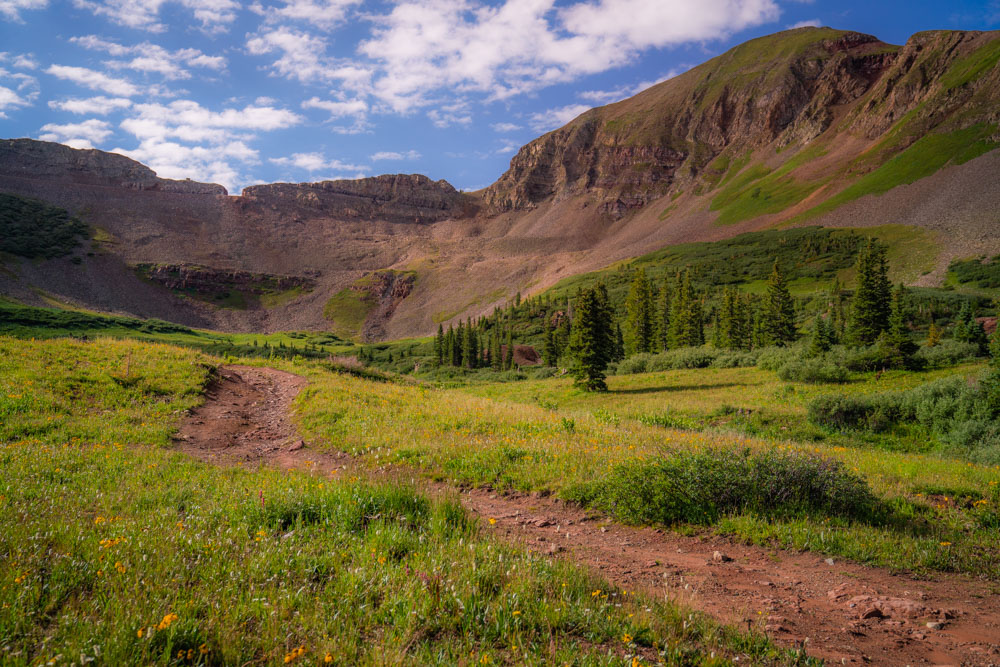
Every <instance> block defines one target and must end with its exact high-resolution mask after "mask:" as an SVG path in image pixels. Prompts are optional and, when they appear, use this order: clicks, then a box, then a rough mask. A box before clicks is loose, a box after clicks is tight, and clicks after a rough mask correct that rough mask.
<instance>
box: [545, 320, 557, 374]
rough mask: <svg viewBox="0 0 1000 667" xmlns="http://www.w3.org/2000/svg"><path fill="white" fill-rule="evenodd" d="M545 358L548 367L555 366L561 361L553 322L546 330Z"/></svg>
mask: <svg viewBox="0 0 1000 667" xmlns="http://www.w3.org/2000/svg"><path fill="white" fill-rule="evenodd" d="M543 356H544V357H545V365H546V366H555V365H556V363H557V361H558V359H559V347H558V344H557V342H556V330H555V328H554V327H553V326H552V324H551V322H550V323H549V326H548V327H547V328H546V330H545V352H544V354H543Z"/></svg>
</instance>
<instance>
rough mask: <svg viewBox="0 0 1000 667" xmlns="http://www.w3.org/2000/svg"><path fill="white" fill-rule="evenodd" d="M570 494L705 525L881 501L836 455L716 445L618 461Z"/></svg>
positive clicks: (864, 508) (850, 510)
mask: <svg viewBox="0 0 1000 667" xmlns="http://www.w3.org/2000/svg"><path fill="white" fill-rule="evenodd" d="M570 495H575V497H576V499H580V500H584V501H585V502H589V504H592V505H595V506H597V507H599V508H601V509H603V510H605V511H607V512H609V513H611V514H613V515H615V516H616V517H618V518H619V519H621V520H623V521H626V522H628V523H652V524H664V525H670V524H675V523H680V522H686V523H700V524H706V523H711V522H714V521H716V520H717V519H718V518H719V517H720V516H721V515H724V514H738V513H743V512H752V513H756V514H760V515H764V516H791V515H797V514H802V513H810V514H815V513H820V514H825V515H830V516H841V517H847V518H856V519H865V518H871V517H873V516H874V515H875V514H876V511H877V508H878V505H879V503H878V501H877V499H876V497H875V496H874V494H873V493H872V491H871V489H870V488H869V487H868V485H867V483H866V482H865V481H864V480H863V479H862V478H861V477H859V476H858V475H855V474H853V473H851V472H849V471H848V470H846V469H845V468H844V465H843V463H841V462H840V461H838V460H835V459H828V458H823V457H820V456H816V455H812V454H806V453H800V452H796V451H789V450H778V449H771V450H767V451H759V452H753V451H751V450H749V449H745V450H737V449H714V450H707V451H703V452H679V453H677V454H675V455H674V456H671V457H670V458H662V459H656V460H653V461H632V462H629V463H623V464H620V465H618V466H616V467H615V468H614V469H613V470H612V471H611V472H610V473H609V475H608V477H606V478H605V479H602V480H599V481H597V482H594V483H591V484H590V485H589V486H588V487H585V488H579V489H575V490H573V491H572V492H571V493H570Z"/></svg>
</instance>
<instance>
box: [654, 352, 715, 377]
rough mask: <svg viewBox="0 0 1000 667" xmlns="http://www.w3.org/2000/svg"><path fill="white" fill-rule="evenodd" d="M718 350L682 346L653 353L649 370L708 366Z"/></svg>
mask: <svg viewBox="0 0 1000 667" xmlns="http://www.w3.org/2000/svg"><path fill="white" fill-rule="evenodd" d="M717 355H718V351H716V350H710V349H708V348H704V347H682V348H678V349H676V350H668V351H667V352H661V353H660V354H657V355H654V356H653V358H652V359H650V360H649V370H650V371H670V370H678V369H683V368H708V367H709V366H710V365H711V364H712V361H714V360H715V357H716V356H717Z"/></svg>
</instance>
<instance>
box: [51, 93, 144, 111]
mask: <svg viewBox="0 0 1000 667" xmlns="http://www.w3.org/2000/svg"><path fill="white" fill-rule="evenodd" d="M130 106H132V100H130V99H128V98H125V97H104V96H103V95H98V96H97V97H89V98H86V99H78V98H71V99H68V100H59V101H56V100H51V101H49V108H50V109H55V110H57V111H68V112H69V113H79V114H88V115H93V114H97V115H100V116H106V115H107V114H109V113H111V112H112V111H117V110H119V109H127V108H129V107H130Z"/></svg>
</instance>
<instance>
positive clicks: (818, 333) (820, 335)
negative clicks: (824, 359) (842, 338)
mask: <svg viewBox="0 0 1000 667" xmlns="http://www.w3.org/2000/svg"><path fill="white" fill-rule="evenodd" d="M831 347H833V331H832V327H831V325H830V324H829V323H828V322H827V320H826V318H825V317H823V316H822V315H817V316H816V321H815V322H814V323H813V336H812V340H811V341H810V343H809V354H810V355H812V356H814V357H816V356H819V355H821V354H824V353H826V352H829V351H830V348H831Z"/></svg>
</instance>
